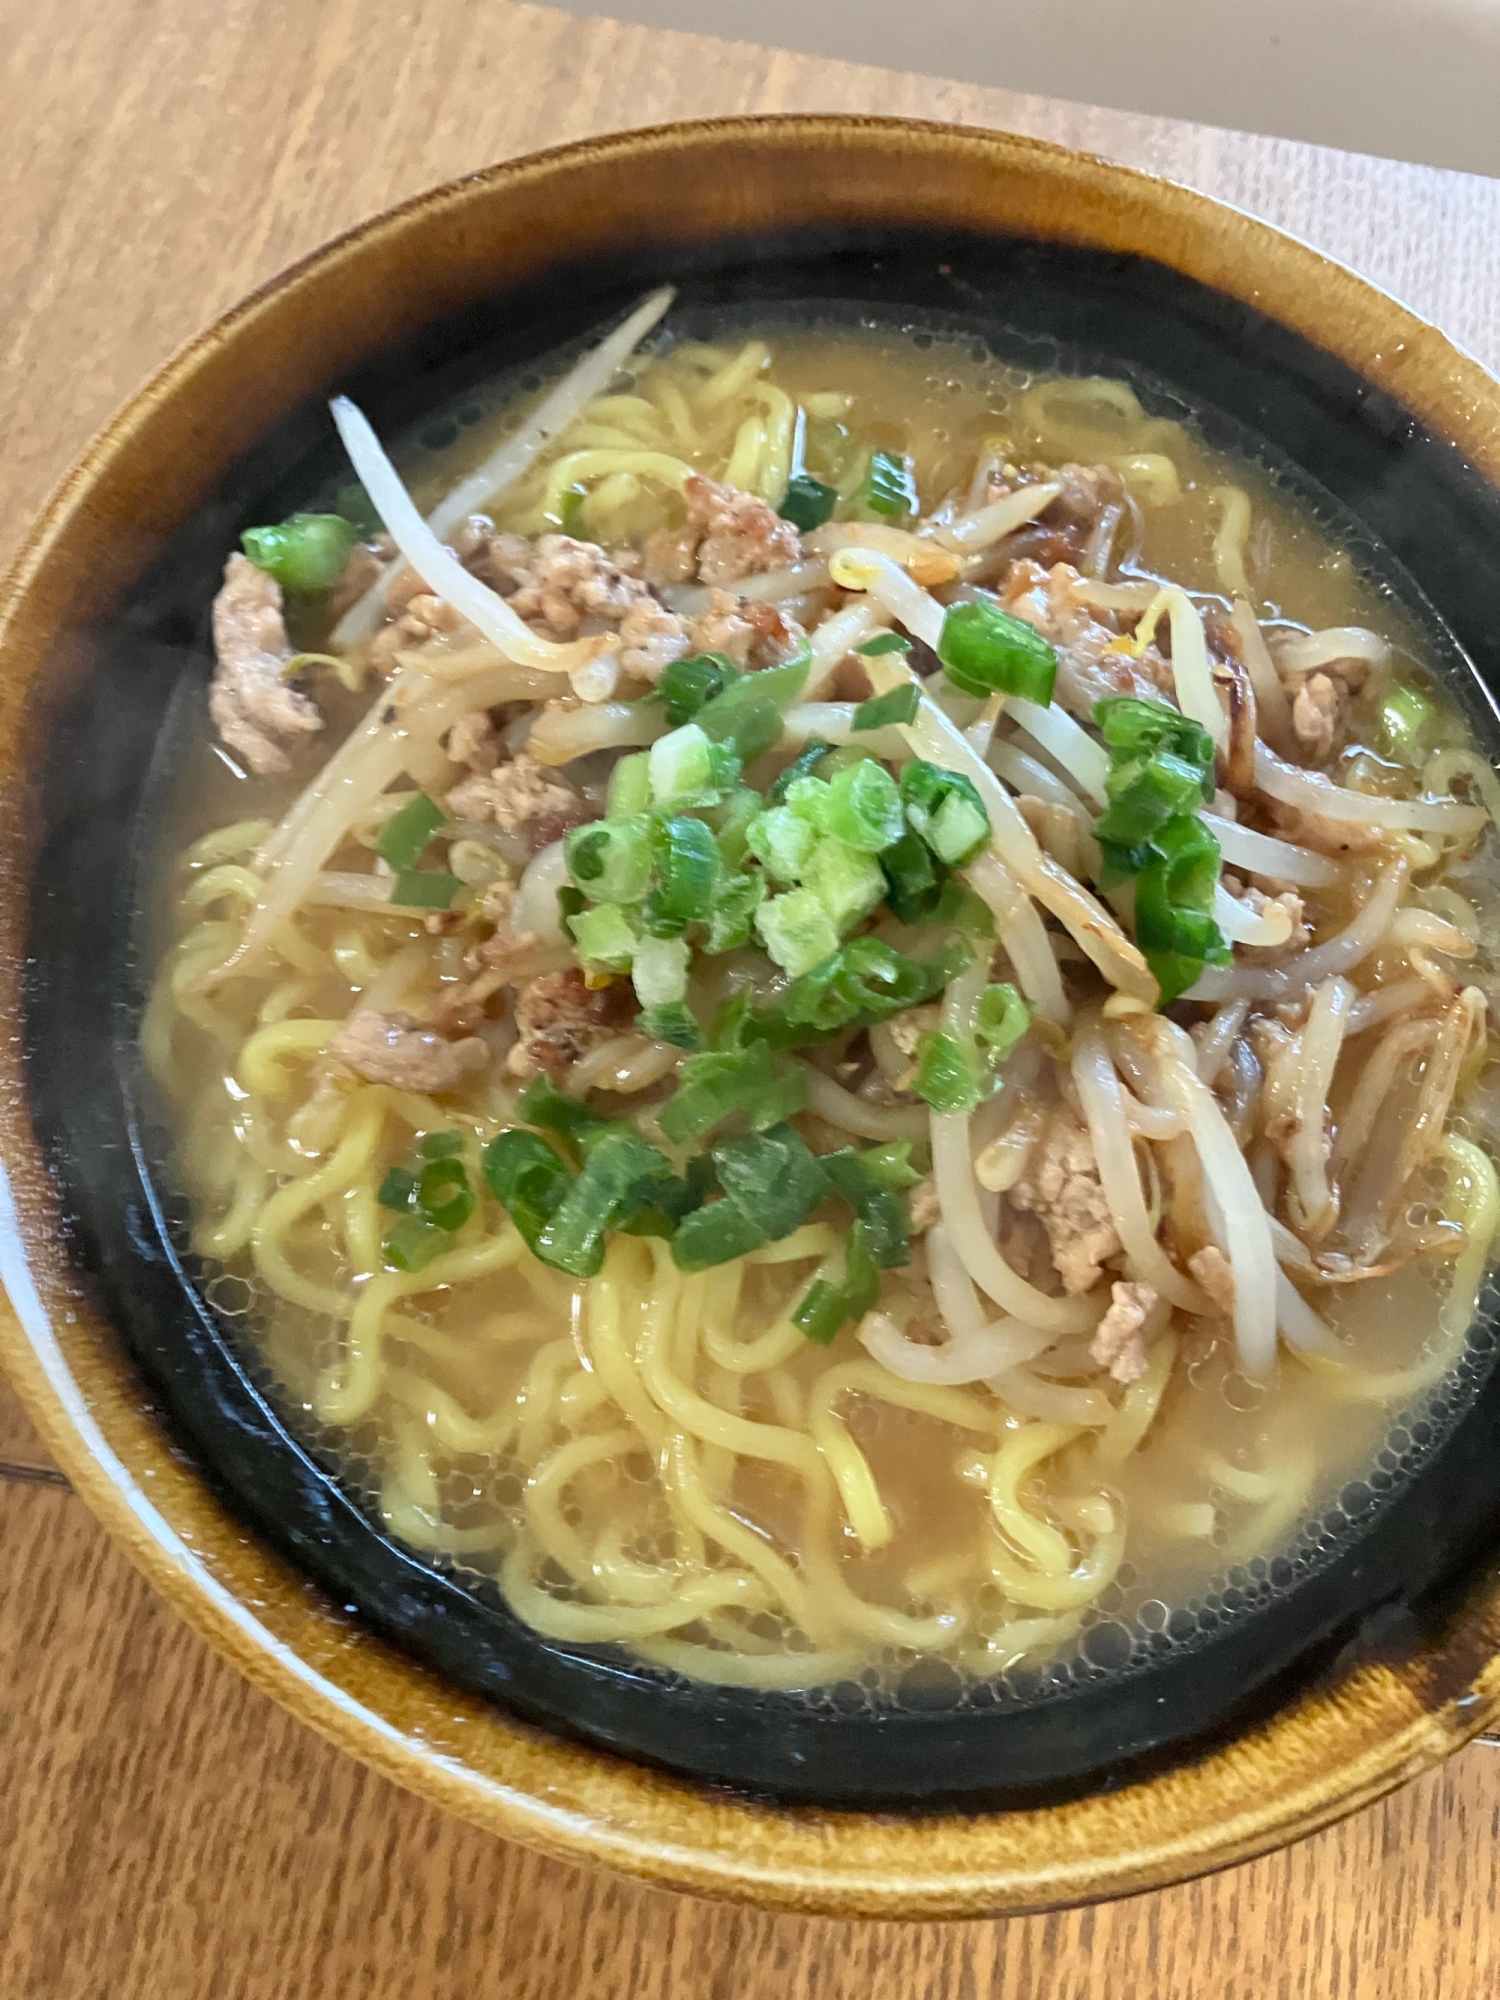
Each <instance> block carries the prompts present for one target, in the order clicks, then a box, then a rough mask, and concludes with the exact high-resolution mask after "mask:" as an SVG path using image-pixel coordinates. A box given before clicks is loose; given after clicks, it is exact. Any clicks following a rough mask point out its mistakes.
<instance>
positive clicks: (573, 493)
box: [557, 486, 589, 538]
mask: <svg viewBox="0 0 1500 2000" xmlns="http://www.w3.org/2000/svg"><path fill="white" fill-rule="evenodd" d="M588 497H589V490H588V488H587V487H586V486H570V487H569V488H568V489H567V491H566V492H565V493H564V494H563V496H562V505H561V506H560V507H559V508H558V511H557V519H558V525H559V526H560V527H561V529H562V531H563V533H564V534H565V535H572V536H574V537H575V538H576V537H577V536H579V535H580V534H581V533H582V531H583V503H584V501H585V500H587V498H588Z"/></svg>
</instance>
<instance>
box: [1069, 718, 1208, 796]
mask: <svg viewBox="0 0 1500 2000" xmlns="http://www.w3.org/2000/svg"><path fill="white" fill-rule="evenodd" d="M1094 726H1095V727H1096V728H1097V729H1098V730H1099V732H1100V734H1101V735H1102V736H1103V738H1104V741H1105V745H1106V747H1107V748H1108V749H1109V750H1111V751H1113V752H1114V753H1116V754H1117V755H1121V756H1125V757H1154V756H1155V755H1156V753H1157V752H1158V751H1159V750H1165V751H1169V752H1170V753H1171V755H1172V756H1174V757H1180V758H1181V759H1182V761H1183V763H1184V764H1191V765H1192V766H1193V768H1194V770H1196V771H1200V772H1202V773H1203V775H1204V791H1203V796H1204V798H1205V799H1211V798H1212V797H1213V795H1214V788H1213V782H1212V778H1211V775H1210V774H1211V773H1212V771H1213V768H1214V758H1215V754H1216V753H1215V750H1214V740H1213V738H1212V737H1211V736H1210V735H1209V733H1208V731H1207V730H1206V729H1205V728H1204V727H1203V724H1202V723H1201V722H1194V720H1193V718H1192V717H1191V716H1190V715H1184V714H1183V713H1182V711H1181V710H1180V709H1177V708H1173V707H1171V706H1170V705H1169V704H1168V703H1167V702H1164V701H1140V700H1137V698H1136V697H1135V696H1134V695H1128V694H1118V695H1109V696H1107V697H1106V698H1105V699H1104V700H1103V701H1097V702H1095V704H1094Z"/></svg>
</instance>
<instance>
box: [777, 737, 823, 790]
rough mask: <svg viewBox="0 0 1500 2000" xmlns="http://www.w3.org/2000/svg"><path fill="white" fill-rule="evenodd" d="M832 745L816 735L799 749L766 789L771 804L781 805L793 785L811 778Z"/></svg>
mask: <svg viewBox="0 0 1500 2000" xmlns="http://www.w3.org/2000/svg"><path fill="white" fill-rule="evenodd" d="M831 747H832V746H831V745H830V744H827V743H823V742H820V741H819V740H818V738H817V737H814V738H813V739H812V740H811V741H810V742H809V743H808V745H807V747H806V748H805V749H804V750H801V751H799V752H798V754H797V756H796V757H795V758H794V759H793V760H792V762H791V763H790V764H788V765H787V767H786V769H785V770H784V771H783V772H782V773H781V774H780V776H779V777H776V778H773V779H772V780H771V783H770V786H769V788H768V789H767V791H766V797H767V798H768V799H769V800H770V802H771V804H772V805H773V806H774V805H780V804H781V802H782V800H783V799H784V798H785V797H786V795H787V793H788V792H789V791H790V790H791V788H792V786H793V785H795V784H796V783H797V782H798V780H799V779H801V778H810V777H811V776H812V775H813V773H814V772H815V771H816V770H817V768H818V766H819V765H820V764H821V763H822V761H823V759H824V758H825V757H826V756H827V755H828V753H829V750H830V749H831Z"/></svg>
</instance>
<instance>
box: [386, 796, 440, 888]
mask: <svg viewBox="0 0 1500 2000" xmlns="http://www.w3.org/2000/svg"><path fill="white" fill-rule="evenodd" d="M447 823H448V822H447V815H446V814H445V813H444V811H443V809H442V807H441V806H440V805H437V804H436V803H435V802H434V801H433V800H432V799H430V798H428V796H427V794H426V793H425V792H418V793H417V795H416V797H415V798H412V799H408V800H407V802H406V804H405V805H404V806H403V807H402V808H401V810H400V812H398V813H392V814H391V816H390V818H389V819H388V820H387V821H386V823H385V825H384V826H383V827H382V828H381V829H380V835H379V838H378V839H377V840H376V842H375V852H376V853H377V854H378V855H379V856H380V858H381V860H382V861H383V862H384V863H385V864H386V866H387V867H388V868H395V869H398V870H399V869H402V868H414V867H415V866H416V864H417V859H418V857H419V856H420V854H421V852H422V849H423V848H424V847H425V846H426V845H427V843H428V841H429V840H431V838H432V836H433V835H434V834H435V833H436V832H437V830H438V828H439V827H440V826H446V825H447Z"/></svg>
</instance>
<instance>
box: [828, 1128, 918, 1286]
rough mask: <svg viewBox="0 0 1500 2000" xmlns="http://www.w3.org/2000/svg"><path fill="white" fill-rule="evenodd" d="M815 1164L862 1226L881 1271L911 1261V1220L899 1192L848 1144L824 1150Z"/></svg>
mask: <svg viewBox="0 0 1500 2000" xmlns="http://www.w3.org/2000/svg"><path fill="white" fill-rule="evenodd" d="M818 1164H819V1166H820V1167H821V1168H822V1169H823V1171H824V1173H825V1174H827V1176H828V1178H829V1179H830V1180H831V1181H832V1182H833V1186H834V1191H835V1193H837V1194H839V1195H842V1197H843V1198H844V1200H845V1201H846V1202H848V1204H849V1206H850V1207H851V1208H852V1209H853V1210H854V1213H855V1216H856V1217H857V1219H858V1220H859V1221H860V1222H862V1223H863V1224H864V1226H865V1231H866V1238H867V1242H868V1246H869V1250H870V1255H871V1257H872V1258H873V1259H874V1261H875V1262H876V1263H877V1264H878V1265H880V1266H881V1268H882V1269H883V1270H888V1271H889V1270H894V1269H895V1268H896V1267H897V1266H898V1265H901V1264H909V1263H910V1262H911V1219H910V1217H909V1216H908V1214H907V1212H906V1203H905V1202H904V1201H903V1200H902V1199H901V1196H900V1193H899V1192H898V1191H897V1190H896V1189H895V1188H893V1187H892V1186H891V1185H890V1182H889V1180H888V1178H886V1176H885V1175H884V1174H883V1172H882V1171H881V1170H880V1169H879V1168H875V1169H872V1168H871V1167H869V1166H868V1165H867V1164H866V1156H865V1154H864V1153H862V1152H860V1151H858V1150H857V1149H856V1148H854V1147H852V1146H846V1147H845V1148H844V1149H843V1150H842V1151H841V1152H837V1153H825V1154H824V1155H823V1157H822V1158H821V1159H820V1160H819V1162H818Z"/></svg>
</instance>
